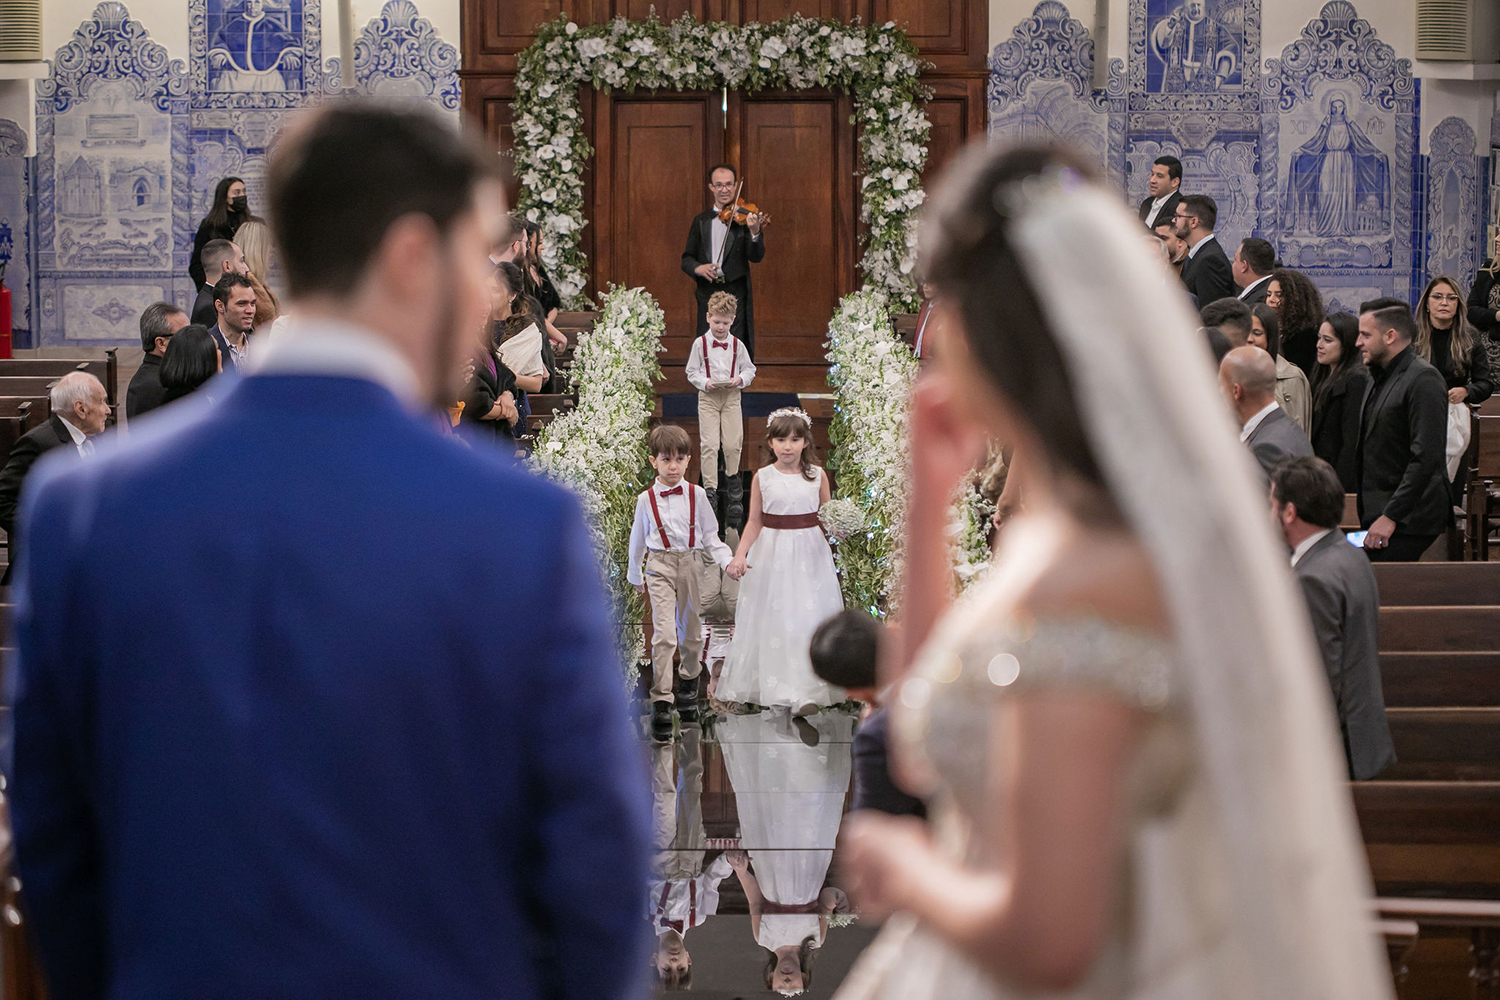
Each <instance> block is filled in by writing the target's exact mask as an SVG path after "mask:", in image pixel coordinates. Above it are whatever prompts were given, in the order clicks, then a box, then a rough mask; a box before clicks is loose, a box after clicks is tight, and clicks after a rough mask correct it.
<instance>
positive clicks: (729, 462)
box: [698, 389, 745, 490]
mask: <svg viewBox="0 0 1500 1000" xmlns="http://www.w3.org/2000/svg"><path fill="white" fill-rule="evenodd" d="M698 443H699V455H700V459H701V463H700V464H701V471H702V473H703V488H704V489H706V490H716V489H718V488H719V447H720V445H721V444H722V445H723V448H724V474H725V475H727V476H734V475H737V474H738V473H739V471H740V452H741V451H742V450H744V447H745V418H744V417H742V416H741V415H740V390H739V389H711V390H709V391H707V392H700V393H698Z"/></svg>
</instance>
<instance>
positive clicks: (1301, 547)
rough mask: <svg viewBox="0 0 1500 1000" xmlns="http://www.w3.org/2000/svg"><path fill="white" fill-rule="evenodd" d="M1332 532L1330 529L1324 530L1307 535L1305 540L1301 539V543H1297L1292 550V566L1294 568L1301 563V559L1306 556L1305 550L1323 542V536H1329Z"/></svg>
mask: <svg viewBox="0 0 1500 1000" xmlns="http://www.w3.org/2000/svg"><path fill="white" fill-rule="evenodd" d="M1332 531H1333V529H1332V528H1324V529H1323V530H1322V531H1319V532H1315V533H1314V534H1311V535H1308V536H1307V537H1306V538H1304V539H1302V541H1300V542H1298V543H1297V547H1296V548H1295V549H1293V550H1292V565H1293V566H1296V565H1297V564H1298V563H1299V562H1301V561H1302V557H1303V556H1305V555H1307V550H1308V549H1310V548H1312V547H1313V546H1314V545H1317V544H1318V543H1319V542H1321V541H1322V540H1323V536H1324V535H1327V534H1331V533H1332Z"/></svg>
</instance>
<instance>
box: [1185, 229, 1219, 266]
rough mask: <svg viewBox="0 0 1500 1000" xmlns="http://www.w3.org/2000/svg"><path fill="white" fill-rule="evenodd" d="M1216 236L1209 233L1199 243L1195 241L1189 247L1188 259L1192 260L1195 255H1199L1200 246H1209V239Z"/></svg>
mask: <svg viewBox="0 0 1500 1000" xmlns="http://www.w3.org/2000/svg"><path fill="white" fill-rule="evenodd" d="M1214 238H1215V237H1214V234H1213V233H1209V234H1208V235H1207V236H1205V237H1203V239H1201V240H1199V241H1198V242H1197V243H1194V244H1193V245H1192V246H1190V247H1188V252H1187V259H1188V260H1192V259H1193V258H1194V257H1196V256H1198V250H1199V248H1201V247H1204V246H1207V245H1208V241H1209V240H1211V239H1214Z"/></svg>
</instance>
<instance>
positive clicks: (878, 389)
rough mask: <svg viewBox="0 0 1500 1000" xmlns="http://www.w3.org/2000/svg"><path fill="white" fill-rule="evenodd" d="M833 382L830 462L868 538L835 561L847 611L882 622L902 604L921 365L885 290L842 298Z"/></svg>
mask: <svg viewBox="0 0 1500 1000" xmlns="http://www.w3.org/2000/svg"><path fill="white" fill-rule="evenodd" d="M828 360H829V362H830V366H829V369H828V381H829V384H830V385H832V386H833V389H834V392H835V394H836V395H837V402H835V404H834V416H833V423H832V425H831V426H830V427H829V438H830V443H831V444H832V445H833V454H832V456H831V460H830V462H829V465H830V468H832V470H833V471H834V473H835V482H837V484H838V494H837V495H838V497H839V498H841V499H844V500H848V501H850V502H852V503H853V504H854V505H855V506H857V507H858V508H859V510H860V511H861V513H862V515H863V520H864V523H865V524H864V534H863V535H859V534H855V535H853V536H851V537H849V538H846V539H845V540H844V541H843V542H842V543H841V544H840V545H839V546H838V551H837V553H836V555H835V559H836V561H837V563H838V567H839V578H840V583H841V584H842V588H843V592H844V603H845V604H846V605H848V606H849V607H856V608H865V609H867V610H869V611H870V612H871V613H872V614H875V615H877V616H883V615H884V614H886V613H887V612H889V611H891V610H894V609H895V607H896V606H897V604H898V603H899V600H900V594H899V593H898V587H899V585H900V580H901V562H902V549H901V546H902V541H903V539H904V537H905V530H904V529H905V523H906V506H907V496H908V493H907V489H908V487H907V484H908V481H909V477H910V474H909V468H910V461H909V451H908V438H907V407H908V404H909V402H910V399H911V387H912V382H913V381H914V380H915V379H916V377H917V359H916V358H915V357H914V356H913V355H912V352H911V351H910V350H909V349H908V348H907V347H906V345H905V344H903V343H901V341H900V339H899V338H897V336H896V333H895V330H894V329H893V328H892V326H891V318H890V309H889V300H888V299H887V298H886V296H885V295H884V294H883V293H882V292H879V291H861V292H855V293H853V294H852V295H846V296H844V299H843V301H842V302H840V303H839V308H838V312H836V313H834V316H833V319H832V320H831V321H830V322H829V324H828Z"/></svg>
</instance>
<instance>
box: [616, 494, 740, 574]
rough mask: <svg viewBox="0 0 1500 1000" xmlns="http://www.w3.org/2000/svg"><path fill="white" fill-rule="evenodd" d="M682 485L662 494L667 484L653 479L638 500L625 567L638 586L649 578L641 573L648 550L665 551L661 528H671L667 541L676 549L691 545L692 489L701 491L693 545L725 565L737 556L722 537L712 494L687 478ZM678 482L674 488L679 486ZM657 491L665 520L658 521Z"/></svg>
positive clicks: (662, 517)
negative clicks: (653, 501)
mask: <svg viewBox="0 0 1500 1000" xmlns="http://www.w3.org/2000/svg"><path fill="white" fill-rule="evenodd" d="M677 486H681V487H682V492H681V493H674V494H672V495H671V496H669V497H664V496H662V493H664V492H666V490H667V486H666V484H665V483H663V482H662V481H661V480H660V479H653V480H652V481H651V488H650V489H648V490H647V491H646V492H645V493H642V494H641V495H640V496H638V497H636V500H635V523H634V524H633V525H631V527H630V564H629V567H628V568H627V569H626V570H625V579H626V580H628V581H629V582H630V583H631V584H633V585H635V586H640V584H641V582H642V581H643V580H644V579H645V577H644V576H642V575H641V564H642V563H644V562H645V559H646V551H647V550H648V549H649V550H652V551H655V552H662V551H665V546H663V545H662V543H661V530H660V529H661V528H666V530H667V541H669V542H671V543H672V548H673V549H674V550H675V551H678V552H681V551H684V550H686V549H687V548H688V490H696V491H697V495H698V502H697V504H696V507H697V513H698V517H697V523H696V525H695V527H696V530H695V531H694V532H693V548H696V549H706V550H708V554H709V555H710V556H712V557H713V560H714V562H716V563H718V565H719V568H720V569H723V568H724V567H725V566H728V565H729V564H730V563H731V562H732V561H733V560H734V553H733V552H731V551H730V549H729V546H727V545H725V544H724V542H723V541H722V540H721V539H720V538H719V519H718V518H717V517H715V516H714V509H713V507H712V506H711V505H710V504H709V502H708V494H707V493H705V492H704V490H703V487H701V486H694V485H693V484H692V483H690V482H688V481H687V480H683V481H682V482H680V483H678V484H677ZM676 488H677V487H676V486H674V487H672V489H674V490H675V489H676ZM653 490H654V491H655V492H656V509H657V510H659V511H661V520H662V523H661V524H660V525H658V524H657V523H656V517H655V516H654V515H653V514H652V511H651V498H650V497H649V496H648V495H647V494H648V493H650V492H652V491H653Z"/></svg>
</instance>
